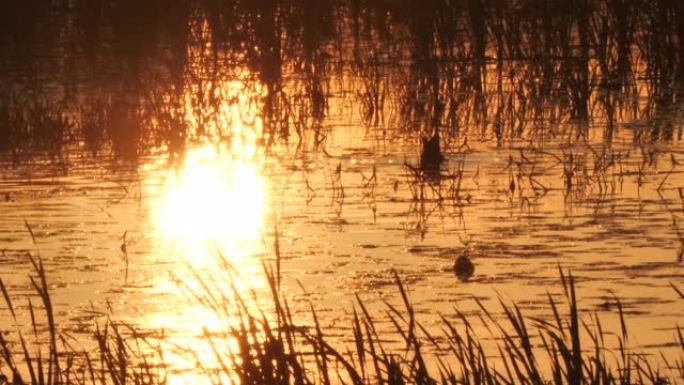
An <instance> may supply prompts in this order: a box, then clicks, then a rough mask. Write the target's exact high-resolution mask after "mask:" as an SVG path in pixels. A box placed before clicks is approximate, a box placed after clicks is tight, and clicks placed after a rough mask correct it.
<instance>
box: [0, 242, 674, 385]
mask: <svg viewBox="0 0 684 385" xmlns="http://www.w3.org/2000/svg"><path fill="white" fill-rule="evenodd" d="M218 261H219V263H220V264H221V265H222V266H223V271H222V273H224V274H225V276H224V277H229V281H230V280H232V279H238V277H239V273H237V272H236V270H235V269H234V267H233V266H231V265H230V263H229V262H228V260H227V259H226V258H223V257H222V256H219V257H218ZM31 263H32V264H33V267H34V271H35V273H36V276H34V277H31V284H32V286H33V289H34V291H35V292H36V293H37V294H38V297H39V298H40V301H41V303H40V306H34V305H33V304H32V303H31V301H30V299H29V306H28V309H29V312H30V315H31V322H32V327H33V333H34V338H35V339H36V341H37V342H38V343H37V344H28V343H27V339H26V338H25V337H24V336H23V334H22V332H21V330H17V339H18V341H19V342H18V346H19V347H18V348H16V347H15V345H14V344H13V343H11V342H10V341H9V339H8V337H7V334H6V333H5V332H4V331H3V333H0V371H1V372H2V373H4V374H2V376H1V377H0V383H12V384H40V385H43V384H129V383H130V384H162V383H166V382H167V379H168V377H167V376H168V375H169V373H170V372H171V371H172V369H171V368H169V367H167V366H166V365H165V363H164V355H163V353H162V350H161V349H160V348H159V346H161V344H164V343H165V341H164V339H163V338H162V337H159V338H158V339H159V340H158V341H157V342H152V341H151V340H153V339H154V338H151V337H149V336H147V337H146V334H144V333H141V332H139V331H136V330H135V328H133V327H131V326H127V325H121V324H116V323H114V322H112V321H108V322H107V323H106V324H105V326H103V327H98V328H96V331H95V332H94V340H95V341H96V342H97V344H96V348H95V349H94V351H90V352H87V351H85V350H79V349H78V348H74V347H73V346H71V345H70V344H69V343H68V342H67V340H68V339H67V338H65V337H64V336H63V335H62V333H60V330H59V324H58V322H57V320H56V318H55V316H54V311H53V306H52V303H51V300H50V295H49V292H48V289H47V288H48V284H47V277H46V272H45V268H44V266H43V263H42V261H41V260H40V259H34V258H31ZM280 271H281V266H280V258H279V247H278V243H277V240H276V261H275V263H274V265H268V264H266V263H265V264H264V274H265V276H266V280H267V282H268V288H269V289H270V293H271V297H270V300H271V301H270V303H269V304H268V305H265V306H257V307H255V306H253V304H254V303H258V300H259V298H257V297H256V294H254V293H253V294H254V296H253V297H252V298H251V299H250V297H249V295H245V294H244V291H241V290H240V289H238V288H237V286H236V285H235V282H234V281H231V282H229V287H230V289H227V290H217V289H216V288H215V287H213V285H212V282H210V281H207V280H200V281H199V285H195V284H192V285H191V284H188V282H185V283H184V282H180V285H181V287H183V288H184V289H186V292H187V293H188V297H189V299H190V300H192V301H194V302H196V303H198V304H201V305H202V306H203V307H205V308H206V309H208V310H210V311H211V312H213V313H214V314H216V315H217V316H218V317H220V319H226V320H230V321H226V323H225V325H223V329H222V331H221V332H220V333H213V332H209V331H208V330H207V329H205V330H204V333H203V335H202V336H201V339H202V340H203V341H204V342H205V343H206V344H207V345H208V346H209V347H210V350H211V352H212V353H213V357H212V359H211V360H207V359H206V358H203V359H199V357H198V355H197V354H196V352H194V351H193V348H192V347H190V346H177V347H176V348H177V350H178V351H183V352H186V353H187V354H188V357H189V358H188V359H189V360H190V361H193V359H194V360H196V366H195V370H196V371H197V373H194V374H195V375H196V376H199V377H195V378H197V379H199V378H201V377H204V378H205V380H206V381H205V382H206V383H211V384H220V383H229V382H230V383H240V384H333V383H340V384H349V383H351V384H388V385H397V384H425V385H435V384H444V385H447V384H449V385H455V384H487V385H494V384H534V385H537V384H557V385H561V384H573V385H574V384H577V385H579V384H668V383H669V384H674V383H682V382H684V337H683V333H682V330H681V329H679V328H678V329H677V336H674V338H675V340H674V342H675V343H676V344H677V345H678V346H681V348H682V359H680V360H679V362H676V363H673V364H670V363H667V362H665V363H664V365H665V366H660V365H658V364H657V363H655V362H652V361H648V360H647V359H646V358H644V356H642V355H640V354H639V353H638V352H637V351H635V350H632V349H631V348H630V347H629V344H628V341H629V336H628V330H627V327H626V324H627V322H626V320H625V314H624V311H623V307H622V304H621V302H620V301H619V300H617V299H616V303H617V311H618V313H619V326H618V327H617V329H618V332H616V333H615V332H610V331H608V329H606V328H604V326H603V325H602V323H601V321H600V319H599V317H597V316H596V315H592V316H591V317H589V319H586V318H585V317H584V316H582V315H581V313H582V312H581V311H580V309H579V306H578V299H577V293H576V284H575V279H574V277H573V276H572V274H566V273H565V272H563V271H562V270H561V271H560V278H561V282H562V289H563V299H564V301H563V303H558V302H557V300H555V299H554V297H553V296H551V295H549V299H548V304H549V309H550V312H551V315H550V317H549V318H548V319H541V318H530V317H526V316H525V315H524V314H523V311H522V310H521V308H520V307H519V306H517V305H515V304H513V305H509V304H506V303H504V302H503V301H502V302H501V306H502V311H503V317H502V318H499V317H496V316H494V314H493V313H492V311H491V310H490V309H488V308H487V307H486V306H485V305H484V304H483V303H481V302H479V301H478V302H477V303H478V304H479V306H480V310H481V312H482V316H481V317H479V318H480V320H482V321H483V322H485V323H486V324H487V327H486V329H487V330H492V331H493V332H492V333H493V334H495V333H498V334H497V336H496V339H495V342H496V347H495V348H494V349H493V350H492V349H489V348H488V347H486V346H485V345H486V342H485V340H486V337H485V336H483V335H481V334H480V332H479V331H477V330H476V327H475V326H474V323H473V322H471V319H470V317H468V316H466V315H464V314H462V313H458V318H459V319H460V320H459V321H458V322H454V321H452V320H448V319H447V317H442V320H443V324H442V330H443V335H442V336H436V335H434V334H432V333H431V332H429V331H428V330H427V328H426V327H425V326H424V325H422V324H421V323H420V322H419V321H418V319H417V316H416V311H415V310H414V307H413V305H412V303H411V300H410V298H409V291H408V288H407V287H406V285H405V284H404V283H403V282H402V280H401V279H400V277H399V275H398V274H396V273H395V275H394V280H395V282H396V286H397V291H398V294H399V295H400V298H401V302H402V306H403V307H397V306H394V305H390V304H387V312H386V317H387V318H388V319H389V321H390V324H391V325H393V326H394V329H395V332H396V335H397V336H399V337H400V338H399V339H400V344H401V345H402V347H401V348H392V346H390V345H387V343H386V342H385V341H387V340H388V338H387V337H388V336H387V335H386V334H385V333H386V331H384V330H381V329H380V326H379V318H378V317H377V316H375V315H373V314H372V313H371V311H370V310H369V309H368V308H367V307H366V305H365V304H364V301H363V300H361V299H358V298H357V302H356V304H355V305H354V309H353V313H352V314H353V315H352V318H351V320H350V321H351V325H350V330H351V332H352V335H353V343H352V344H349V346H348V347H347V348H343V347H339V346H335V345H334V344H333V343H332V342H331V340H330V339H328V338H326V336H325V332H324V330H323V327H322V325H321V323H320V322H319V319H318V316H317V314H316V311H315V310H314V308H313V306H312V307H311V314H312V319H313V322H312V324H311V325H308V326H306V327H304V326H301V325H297V324H296V323H295V322H294V321H293V318H294V317H293V313H292V311H291V309H290V306H289V304H288V301H287V299H286V298H285V296H284V295H283V293H282V290H281V274H280ZM194 277H195V278H196V279H199V276H198V275H197V274H195V275H194ZM230 277H232V278H230ZM673 287H674V285H673ZM0 289H2V294H3V296H4V299H5V301H6V304H7V305H8V309H9V311H10V313H11V315H12V316H13V317H14V318H15V319H16V318H17V315H16V307H14V306H13V305H12V299H11V297H10V295H9V292H8V290H7V288H6V286H5V285H4V284H2V283H1V281H0ZM675 290H676V291H677V293H678V294H679V295H680V296H681V297H682V299H684V295H683V294H682V292H681V291H680V290H679V289H677V288H676V287H675ZM476 301H477V300H476ZM38 309H40V310H42V311H43V313H44V315H45V319H46V321H45V324H46V329H41V328H40V327H41V325H42V324H41V323H40V322H39V320H38V314H37V310H38ZM43 326H45V325H43ZM611 329H615V327H613V328H611ZM42 330H47V331H46V332H45V331H42ZM608 338H615V339H616V340H617V343H616V344H615V345H614V346H617V347H618V348H617V349H616V350H615V351H611V350H609V348H608V347H607V344H606V342H605V341H606V340H607V339H608ZM169 343H170V342H169ZM32 346H35V347H32ZM435 351H436V352H438V354H434V352H435ZM207 362H211V364H210V365H209V364H207ZM198 381H199V380H198Z"/></svg>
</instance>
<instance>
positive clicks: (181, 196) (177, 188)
mask: <svg viewBox="0 0 684 385" xmlns="http://www.w3.org/2000/svg"><path fill="white" fill-rule="evenodd" d="M266 191H267V183H266V180H265V178H264V177H263V176H262V175H261V173H260V170H259V167H258V165H257V164H256V163H255V162H253V161H249V160H247V159H244V158H242V157H239V156H235V154H234V153H233V151H231V150H230V149H228V148H227V146H226V145H218V146H216V145H210V144H205V145H203V146H200V147H197V148H195V149H192V150H190V151H188V152H187V154H186V157H185V161H184V164H183V166H182V167H181V169H180V170H171V171H168V173H167V175H166V179H165V181H164V184H163V187H162V191H161V196H160V198H159V200H158V203H157V205H156V207H155V208H154V210H153V214H152V215H153V218H154V222H155V225H156V226H155V227H156V229H157V231H158V234H159V236H160V238H161V239H162V240H164V241H165V243H166V244H167V246H169V247H171V250H167V251H174V254H177V253H179V252H180V253H182V254H185V255H186V256H189V257H193V259H194V258H195V257H197V255H198V253H199V254H206V253H207V243H208V242H211V243H215V244H216V245H217V247H218V249H219V251H220V252H221V253H222V254H223V255H224V256H226V257H228V258H230V259H231V260H235V259H239V257H241V256H243V255H245V254H250V253H253V252H255V251H256V249H259V248H260V247H261V242H260V239H261V234H262V231H263V229H264V218H265V213H266V210H267V208H266V207H267V192H266Z"/></svg>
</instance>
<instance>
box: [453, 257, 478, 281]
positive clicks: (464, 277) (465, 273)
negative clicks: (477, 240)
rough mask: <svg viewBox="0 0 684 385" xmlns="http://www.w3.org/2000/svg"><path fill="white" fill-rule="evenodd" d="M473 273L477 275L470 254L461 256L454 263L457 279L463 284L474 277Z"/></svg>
mask: <svg viewBox="0 0 684 385" xmlns="http://www.w3.org/2000/svg"><path fill="white" fill-rule="evenodd" d="M473 273H475V265H473V262H472V261H471V260H470V257H468V253H463V254H461V255H459V256H458V258H456V262H455V263H454V274H456V277H458V279H459V280H461V281H462V282H466V281H468V280H469V279H470V277H472V276H473Z"/></svg>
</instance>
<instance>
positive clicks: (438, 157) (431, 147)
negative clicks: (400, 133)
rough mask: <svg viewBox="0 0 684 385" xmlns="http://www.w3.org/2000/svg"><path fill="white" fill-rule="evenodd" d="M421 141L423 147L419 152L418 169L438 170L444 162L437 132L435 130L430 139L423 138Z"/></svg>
mask: <svg viewBox="0 0 684 385" xmlns="http://www.w3.org/2000/svg"><path fill="white" fill-rule="evenodd" d="M421 140H422V142H423V146H422V149H421V152H420V167H421V168H422V169H438V168H439V166H440V164H441V163H442V162H443V161H444V156H443V155H442V150H441V149H440V148H439V131H438V130H435V133H434V134H433V135H432V137H431V138H430V139H426V138H424V137H423V138H421Z"/></svg>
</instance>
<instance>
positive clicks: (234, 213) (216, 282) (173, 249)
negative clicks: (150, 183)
mask: <svg viewBox="0 0 684 385" xmlns="http://www.w3.org/2000/svg"><path fill="white" fill-rule="evenodd" d="M253 151H254V149H253V148H249V147H248V146H245V145H244V143H240V144H239V145H238V146H235V143H233V147H230V146H228V145H227V144H221V145H215V144H204V145H201V146H197V147H195V148H194V149H191V150H189V151H188V152H187V153H186V154H185V158H184V161H183V163H182V165H181V166H180V167H179V168H176V169H173V170H169V171H167V172H166V174H165V175H164V177H163V180H162V183H161V187H160V190H159V193H158V198H157V199H156V203H155V204H153V209H152V211H151V217H150V218H151V220H152V222H153V226H154V228H155V231H156V234H157V238H158V240H159V245H160V249H159V251H158V252H159V253H160V255H163V256H171V257H173V258H175V260H176V261H177V262H178V263H177V264H176V267H173V268H172V270H173V272H172V273H173V275H174V276H176V277H179V278H180V279H181V280H182V281H183V284H182V285H183V286H186V287H189V288H191V290H193V291H200V292H201V291H202V290H204V289H207V290H210V291H212V292H220V293H222V294H221V295H229V293H234V292H233V291H232V290H233V289H236V290H238V291H239V294H238V296H241V295H242V294H241V293H246V292H247V291H248V290H250V289H255V288H259V287H262V286H263V285H264V284H265V282H264V280H263V277H262V275H261V274H258V273H259V272H260V271H261V265H260V260H259V258H258V257H257V255H258V254H260V253H262V252H263V251H264V248H265V247H264V242H263V239H262V234H263V231H264V229H265V226H266V223H265V222H266V221H265V218H266V215H267V213H268V193H267V191H268V183H267V180H266V178H265V177H264V176H263V175H262V173H261V166H260V165H259V164H258V162H257V161H255V158H254V156H253V154H251V153H252V152H253ZM217 254H220V255H217ZM220 258H225V260H227V261H229V263H230V264H232V265H233V267H235V268H236V270H237V271H238V272H239V276H231V275H230V274H227V272H226V271H225V269H224V268H222V267H218V265H219V264H220V262H219V259H220ZM186 264H187V265H189V266H191V267H192V269H193V273H192V274H190V272H189V271H188V268H187V266H186ZM195 274H197V275H195ZM174 285H177V283H174V282H171V281H169V280H167V279H165V278H162V279H160V280H159V281H158V282H157V288H156V289H157V290H160V291H162V292H166V293H174V294H173V295H174V297H175V299H174V300H173V302H174V303H175V305H174V306H172V307H171V308H169V309H166V310H161V309H160V310H161V311H159V312H151V313H148V314H147V316H146V324H147V325H149V326H151V327H159V326H163V327H165V328H171V329H174V331H175V333H176V334H179V335H182V336H185V337H180V339H179V340H178V341H177V342H178V343H179V344H184V343H188V340H183V338H189V340H190V341H193V342H191V343H192V344H193V346H194V347H195V353H194V354H195V356H196V357H198V359H201V361H202V362H203V365H207V366H208V367H212V366H213V365H215V364H216V365H217V362H216V361H217V358H216V354H217V352H216V351H214V350H212V349H210V347H209V346H208V345H207V344H206V341H205V340H204V339H202V338H201V337H198V336H201V335H202V334H203V333H214V332H216V333H219V334H221V333H222V332H224V331H225V328H227V327H229V326H230V325H231V324H233V323H234V322H237V321H236V320H235V319H233V318H232V316H231V315H229V314H222V313H218V312H216V311H215V310H212V309H208V308H205V307H204V306H201V305H197V304H191V303H188V302H187V301H186V299H185V298H184V295H183V294H182V292H183V290H179V288H178V287H174ZM205 285H208V286H205ZM231 285H232V286H231ZM231 287H232V289H231ZM228 300H230V299H228ZM224 348H225V349H230V346H226V347H224ZM224 348H222V349H220V350H221V351H223V350H224ZM164 350H165V357H166V360H167V363H168V362H170V363H172V365H173V366H174V367H175V368H176V369H178V370H179V372H178V373H173V374H171V375H170V376H169V378H168V383H169V384H196V383H204V382H203V380H204V379H202V378H198V376H197V375H196V374H192V368H193V367H194V365H195V364H194V363H193V361H192V360H191V359H189V358H188V357H186V356H185V355H183V354H177V352H175V351H174V349H169V350H168V351H167V349H164ZM220 354H222V355H223V354H225V353H220ZM223 380H224V382H225V383H232V382H234V381H233V380H232V379H229V378H224V379H223Z"/></svg>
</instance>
